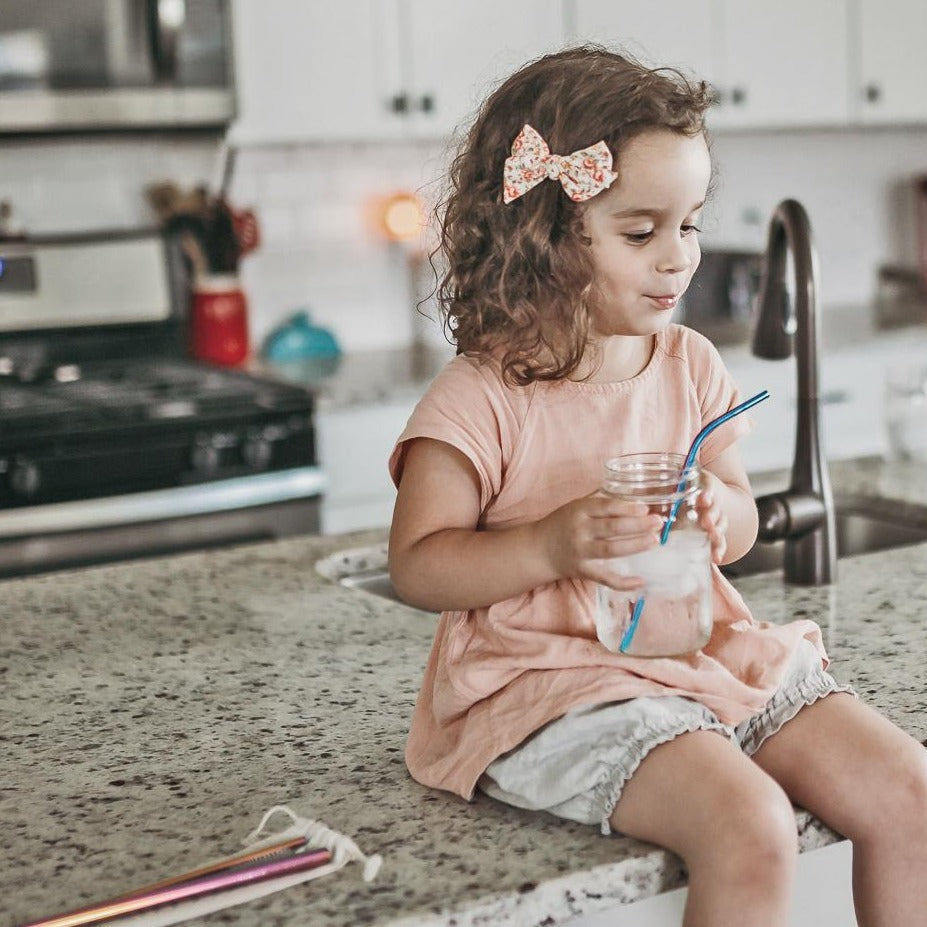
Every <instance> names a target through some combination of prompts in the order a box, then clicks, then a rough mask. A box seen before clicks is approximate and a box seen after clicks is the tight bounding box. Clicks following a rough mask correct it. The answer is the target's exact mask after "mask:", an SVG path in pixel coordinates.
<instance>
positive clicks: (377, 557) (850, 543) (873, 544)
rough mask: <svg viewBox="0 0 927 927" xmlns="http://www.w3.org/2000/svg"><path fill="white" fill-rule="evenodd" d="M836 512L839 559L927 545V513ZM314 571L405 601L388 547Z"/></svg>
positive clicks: (769, 549) (853, 500)
mask: <svg viewBox="0 0 927 927" xmlns="http://www.w3.org/2000/svg"><path fill="white" fill-rule="evenodd" d="M836 506H837V511H836V519H835V521H836V527H837V556H838V557H840V558H843V557H852V556H855V555H856V554H866V553H875V552H876V551H880V550H890V549H892V548H896V547H906V546H908V545H910V544H919V543H922V542H927V508H921V507H918V506H911V505H906V504H904V503H900V502H894V501H891V500H888V499H875V498H870V497H863V496H852V497H851V496H845V497H838V498H837V500H836ZM784 548H785V545H784V543H783V542H781V541H780V542H777V543H775V544H762V543H758V544H756V545H755V546H754V547H753V549H752V550H751V551H750V552H749V553H748V554H747V555H746V556H744V557H741V559H740V560H737V561H736V562H734V563H730V564H728V565H727V566H724V567H722V568H721V569H722V572H723V573H724V574H725V575H727V576H729V577H731V578H737V577H741V576H752V575H753V574H755V573H767V572H772V571H775V570H780V569H781V568H782V558H783V553H784ZM316 566H317V568H318V569H319V572H321V573H323V575H327V576H328V577H329V578H331V579H334V580H336V581H337V582H339V583H341V585H343V586H347V587H348V588H350V589H360V590H362V591H363V592H367V593H369V594H370V595H375V596H380V597H381V598H384V599H391V600H392V601H394V602H401V601H402V600H401V599H400V598H399V596H397V595H396V590H395V589H393V584H392V583H391V582H390V578H389V571H388V570H387V568H386V549H385V547H383V548H375V549H366V548H365V549H360V550H354V551H342V552H341V553H339V554H336V555H333V556H332V557H331V558H329V560H328V561H324V562H321V563H319V564H317V565H316Z"/></svg>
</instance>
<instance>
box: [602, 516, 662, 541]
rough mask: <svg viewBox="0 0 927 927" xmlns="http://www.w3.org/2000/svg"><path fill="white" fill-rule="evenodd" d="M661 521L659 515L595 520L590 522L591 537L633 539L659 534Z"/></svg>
mask: <svg viewBox="0 0 927 927" xmlns="http://www.w3.org/2000/svg"><path fill="white" fill-rule="evenodd" d="M662 527H663V519H662V518H660V516H659V515H644V516H636V517H635V516H631V515H623V516H617V517H603V518H595V519H593V521H592V530H593V535H594V537H596V538H615V537H633V536H638V535H646V534H654V533H659V531H660V530H661V529H662Z"/></svg>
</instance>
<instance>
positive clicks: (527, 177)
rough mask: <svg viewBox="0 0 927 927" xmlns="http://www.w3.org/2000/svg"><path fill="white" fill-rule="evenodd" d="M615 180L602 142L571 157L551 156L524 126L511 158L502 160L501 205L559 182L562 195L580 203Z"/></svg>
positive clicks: (539, 139)
mask: <svg viewBox="0 0 927 927" xmlns="http://www.w3.org/2000/svg"><path fill="white" fill-rule="evenodd" d="M617 176H618V175H617V174H616V173H615V172H614V171H613V170H612V153H611V152H610V151H609V150H608V145H606V144H605V142H604V141H603V142H596V144H595V145H592V146H591V147H589V148H583V149H581V150H580V151H574V152H573V154H568V155H555V154H551V153H550V148H548V147H547V142H545V141H544V139H543V138H541V136H540V134H539V133H538V132H537V130H536V129H532V128H531V126H529V125H528V124H527V123H526V124H525V126H524V128H522V130H521V132H519V133H518V137H517V138H516V139H515V141H514V142H513V143H512V154H511V157H508V158H506V159H505V173H504V180H503V191H504V192H503V195H502V201H503V202H504V203H511V202H512V200H517V199H518V198H519V197H520V196H524V194H525V193H527V192H528V191H529V190H530V189H531V188H532V187H536V186H537V185H538V184H539V183H540V182H541V181H542V180H559V181H560V183H561V184H562V185H563V189H564V191H565V192H566V195H567V196H568V197H569V198H570V199H571V200H573V202H574V203H582V202H585V201H586V200H588V199H591V198H592V197H593V196H595V195H596V194H597V193H601V192H602V191H603V190H607V189H608V188H609V187H610V186H611V185H612V183H613V182H614V180H615V178H616V177H617Z"/></svg>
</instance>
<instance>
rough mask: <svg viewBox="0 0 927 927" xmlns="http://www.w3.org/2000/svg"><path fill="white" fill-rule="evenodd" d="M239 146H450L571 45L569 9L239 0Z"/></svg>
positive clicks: (555, 0)
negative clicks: (566, 34)
mask: <svg viewBox="0 0 927 927" xmlns="http://www.w3.org/2000/svg"><path fill="white" fill-rule="evenodd" d="M233 25H234V30H235V55H236V80H237V85H238V95H239V110H240V112H239V118H238V120H237V121H236V123H235V125H234V126H233V128H232V133H231V137H232V139H233V140H234V141H236V142H237V143H239V144H261V143H277V142H294V141H316V142H318V141H321V142H331V141H349V142H354V141H380V140H388V139H399V138H431V139H437V138H444V137H446V136H447V135H449V134H450V133H451V132H452V131H453V130H454V129H455V128H457V127H459V126H461V125H464V124H466V123H467V122H468V121H469V119H470V117H471V116H472V115H473V113H474V111H475V108H476V106H477V104H478V103H479V101H480V100H481V99H482V98H483V96H484V95H485V93H486V91H487V90H488V89H489V88H490V87H491V86H492V85H493V84H494V83H495V82H496V81H497V80H498V79H499V78H501V77H503V76H505V75H507V74H508V73H509V72H510V71H511V70H513V69H514V68H515V67H516V66H518V65H520V64H522V63H524V62H525V61H527V60H528V59H530V58H533V57H535V56H537V55H540V54H542V53H543V52H546V51H551V50H554V49H556V48H559V47H560V46H561V45H562V44H563V7H562V0H514V2H507V3H504V4H500V3H498V2H495V0H467V2H466V3H462V2H453V3H447V2H443V3H434V2H429V0H337V2H335V0H313V2H311V3H307V2H304V0H262V2H261V3H257V2H255V0H234V3H233Z"/></svg>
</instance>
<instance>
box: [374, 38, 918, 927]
mask: <svg viewBox="0 0 927 927" xmlns="http://www.w3.org/2000/svg"><path fill="white" fill-rule="evenodd" d="M708 104H709V94H708V92H707V88H706V87H705V86H704V85H695V86H693V85H692V84H690V83H689V82H687V81H686V80H685V79H683V78H682V77H681V76H680V75H678V74H677V73H675V72H672V71H666V70H658V71H652V70H648V69H646V68H643V67H641V66H639V65H637V64H635V63H634V62H632V61H629V60H627V59H626V58H623V57H621V56H618V55H616V54H612V53H609V52H607V51H604V50H602V49H598V48H588V47H584V48H579V49H574V50H570V51H565V52H562V53H559V54H555V55H550V56H548V57H545V58H542V59H540V60H538V61H536V62H533V63H531V64H529V65H528V66H526V67H525V68H523V69H522V70H521V71H519V72H518V73H516V74H515V75H514V76H512V77H511V78H509V79H508V80H507V81H506V82H505V83H504V84H502V85H501V86H500V87H499V89H498V90H496V91H495V92H494V93H493V94H492V95H491V96H490V97H489V99H488V100H487V101H486V103H485V104H484V106H483V108H482V110H481V112H480V114H479V116H478V118H477V120H476V122H475V124H474V126H473V128H472V129H471V131H470V133H469V136H468V138H467V139H466V142H465V144H464V147H463V149H462V152H461V153H460V155H459V156H458V158H457V159H456V161H455V164H454V168H453V172H452V179H453V188H452V192H451V194H450V197H449V200H448V202H447V204H446V212H445V216H444V225H443V231H442V245H443V249H444V252H445V255H446V258H447V261H448V268H449V269H448V271H447V275H446V277H445V278H444V280H443V282H442V288H441V295H442V301H443V304H444V307H445V309H446V312H447V315H448V318H449V322H450V326H451V328H452V329H453V332H454V335H455V339H456V343H457V352H458V356H457V357H455V358H454V359H453V360H452V361H451V362H450V363H449V364H448V365H447V367H446V368H445V369H444V370H443V371H442V372H441V374H440V375H439V376H438V377H437V379H436V380H435V381H434V383H433V385H432V386H431V388H430V389H429V391H428V393H427V395H426V396H425V397H424V398H423V399H422V401H421V402H420V403H419V405H418V407H417V408H416V410H415V412H414V413H413V415H412V417H411V419H410V421H409V424H408V426H407V428H406V429H405V431H404V432H403V434H402V435H401V436H400V439H399V442H398V444H397V447H396V449H395V451H394V453H393V456H392V458H391V461H390V466H391V472H392V474H393V477H394V479H395V481H396V483H397V485H398V487H399V495H398V499H397V503H396V509H395V515H394V518H393V525H392V532H391V537H390V570H391V575H392V579H393V582H394V584H395V587H396V589H397V591H398V592H399V594H400V595H401V596H402V597H403V598H404V599H406V600H407V601H409V602H410V603H413V604H415V605H418V606H421V607H423V608H428V609H435V610H442V611H443V615H442V616H441V620H440V623H439V625H438V630H437V633H436V637H435V642H434V646H433V649H432V652H431V657H430V659H429V662H428V666H427V669H426V672H425V679H424V683H423V686H422V690H421V693H420V696H419V699H418V703H417V706H416V709H415V714H414V717H413V720H412V729H411V733H410V735H409V742H408V747H407V751H406V760H407V763H408V766H409V769H410V771H411V773H412V775H413V776H414V777H415V778H416V779H417V780H419V781H420V782H422V783H424V784H426V785H429V786H434V787H437V788H442V789H447V790H450V791H452V792H457V793H459V794H460V795H462V796H464V797H465V798H468V799H469V798H471V797H472V796H473V793H474V790H475V789H476V788H477V787H478V788H480V789H481V790H483V791H485V792H487V793H488V794H489V795H491V796H494V797H495V798H498V799H500V800H502V801H504V802H508V803H510V804H512V805H517V806H519V807H523V808H531V809H544V810H546V811H549V812H552V813H553V814H556V815H560V816H562V817H564V818H569V819H571V820H575V821H581V822H585V823H588V824H592V825H597V826H601V827H602V828H603V831H604V832H606V833H607V832H608V830H609V829H610V828H614V829H616V830H619V831H621V832H623V833H625V834H629V835H632V836H634V837H638V838H641V839H643V840H648V841H652V842H654V843H658V844H661V845H663V846H665V847H668V848H669V849H671V850H673V851H675V852H676V853H678V854H679V855H680V856H681V857H682V858H683V859H684V861H685V863H686V865H687V868H688V872H689V892H688V901H687V907H686V916H685V923H686V924H687V925H696V924H704V925H711V927H722V925H738V927H749V925H782V924H785V923H786V921H787V917H788V913H787V912H788V910H789V904H790V897H789V896H790V890H791V884H792V879H793V876H794V871H795V866H796V857H797V852H796V829H795V818H794V813H793V808H792V804H791V802H795V803H797V804H799V805H801V806H803V807H805V808H807V809H809V810H810V811H812V812H813V813H814V814H816V815H818V816H819V817H820V818H821V819H822V820H824V821H825V822H826V823H827V824H829V825H831V826H832V827H833V828H835V829H836V830H837V831H839V832H840V833H842V834H844V835H846V836H847V837H848V838H850V839H851V840H852V841H853V845H854V892H855V901H856V908H857V911H858V917H859V923H860V924H861V925H866V927H871V925H891V927H905V925H916V924H925V923H927V914H925V913H924V912H925V911H927V887H925V886H927V880H925V879H924V877H923V876H924V873H925V872H927V759H925V755H927V751H924V750H923V748H922V747H921V746H920V745H919V744H918V743H917V742H916V741H914V740H913V739H912V738H910V737H908V736H907V735H906V734H904V733H902V732H901V731H900V730H898V729H897V728H895V727H894V726H893V725H891V724H890V723H889V722H888V721H887V720H885V719H884V718H883V717H882V716H881V715H879V714H877V713H875V712H874V711H872V710H871V709H869V708H867V707H865V706H864V705H862V704H861V703H860V702H859V701H858V700H857V699H856V698H855V697H854V696H853V695H852V694H850V693H848V692H847V691H845V689H843V688H842V687H840V686H838V685H837V683H836V682H835V681H834V679H833V678H832V677H831V676H830V675H829V674H828V673H827V672H825V667H826V664H827V658H826V656H825V654H824V649H823V646H822V641H821V633H820V630H819V629H818V627H817V625H816V624H814V623H813V622H811V621H808V620H797V621H794V622H792V623H791V624H787V625H773V624H768V623H764V622H759V621H755V620H754V619H753V618H752V617H751V615H750V613H749V611H748V609H747V607H746V606H745V604H744V602H743V600H742V599H741V598H740V596H739V595H738V593H737V592H736V591H735V590H734V588H733V587H732V586H731V585H730V584H729V583H728V582H727V581H726V580H725V578H724V577H723V576H722V575H721V573H720V571H719V570H718V569H717V567H716V566H713V567H712V570H713V598H714V606H713V607H714V630H713V633H712V637H711V640H710V641H709V643H708V644H707V645H706V646H705V648H704V649H703V650H700V651H697V652H695V653H690V654H687V655H685V656H680V657H674V658H655V659H645V658H640V657H633V656H626V655H623V654H620V653H612V652H611V651H609V650H607V649H606V648H605V647H604V646H603V645H602V644H601V643H599V641H598V639H597V637H596V628H595V620H594V609H595V594H594V589H595V584H596V583H597V582H598V583H605V584H608V585H611V586H613V587H615V588H622V589H629V588H631V589H633V588H636V587H635V581H634V580H629V579H628V578H626V577H620V576H617V575H615V574H614V573H612V572H610V571H609V570H608V566H607V560H608V558H613V557H620V556H622V555H625V554H629V553H632V552H635V551H640V550H643V549H645V548H648V547H653V546H655V545H656V544H658V543H659V540H658V534H659V530H660V528H661V524H660V519H659V517H658V516H653V515H648V514H647V512H646V509H645V508H644V507H643V506H642V505H639V504H632V503H628V502H623V501H620V500H617V499H616V498H615V497H609V496H607V495H605V494H603V493H600V492H599V487H600V484H601V480H602V473H603V464H604V462H605V461H606V460H607V459H609V458H611V457H615V456H618V455H621V454H628V453H635V452H641V451H667V452H673V453H678V454H685V452H686V451H687V449H688V447H689V445H690V443H691V442H692V440H693V438H694V437H695V435H696V434H697V433H698V431H699V430H700V429H701V427H702V426H703V425H705V424H706V423H707V422H709V421H710V420H712V419H714V418H716V417H717V416H718V415H720V414H722V413H723V412H725V411H726V410H728V409H730V408H731V407H732V406H733V405H735V404H736V403H737V401H738V396H737V391H736V388H735V386H734V384H733V383H732V381H731V378H730V376H729V375H728V373H727V372H726V370H725V369H724V367H723V365H722V362H721V359H720V357H719V355H718V353H717V352H716V351H715V349H714V348H713V347H712V345H711V344H710V343H709V342H707V341H706V340H705V339H704V338H702V337H701V336H700V335H698V334H696V333H695V332H693V331H691V330H689V329H686V328H683V327H681V326H677V325H674V324H672V322H671V317H672V311H673V308H674V307H675V306H676V304H677V302H678V301H679V298H680V297H681V296H682V294H683V293H684V292H685V290H686V287H687V286H688V284H689V281H690V280H691V278H692V274H693V273H694V272H695V269H696V267H697V266H698V263H699V257H700V251H699V244H698V231H699V230H698V223H699V219H700V214H701V212H702V209H703V206H704V202H705V198H706V195H707V190H708V187H709V181H710V179H711V160H710V157H709V151H708V146H707V144H706V136H705V127H704V116H705V111H706V108H707V106H708ZM748 427H749V424H748V423H747V422H746V417H745V416H739V417H737V418H734V419H732V420H731V421H730V422H728V423H726V424H725V425H724V426H723V427H721V428H718V429H717V430H715V431H714V432H713V433H712V434H711V436H710V437H709V438H707V439H706V440H705V441H704V443H703V444H702V446H701V450H700V454H699V461H700V463H701V466H702V467H703V469H704V481H703V490H702V492H701V495H700V497H699V500H698V503H697V507H698V508H697V510H698V518H699V521H700V524H701V525H702V527H703V528H704V529H705V531H706V532H707V533H708V535H709V538H710V542H711V548H712V559H713V561H714V563H715V564H723V563H727V562H729V561H732V560H736V559H737V558H738V557H740V556H742V555H743V554H744V553H745V552H746V551H747V550H748V549H749V548H750V546H751V545H752V544H753V541H754V539H755V537H756V531H757V513H756V507H755V505H754V502H753V497H752V494H751V490H750V485H749V483H748V481H747V476H746V474H745V472H744V469H743V466H742V464H741V462H740V459H739V456H738V451H737V447H736V438H737V437H738V436H739V435H740V434H742V433H743V432H744V431H745V430H746V429H747V428H748Z"/></svg>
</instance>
